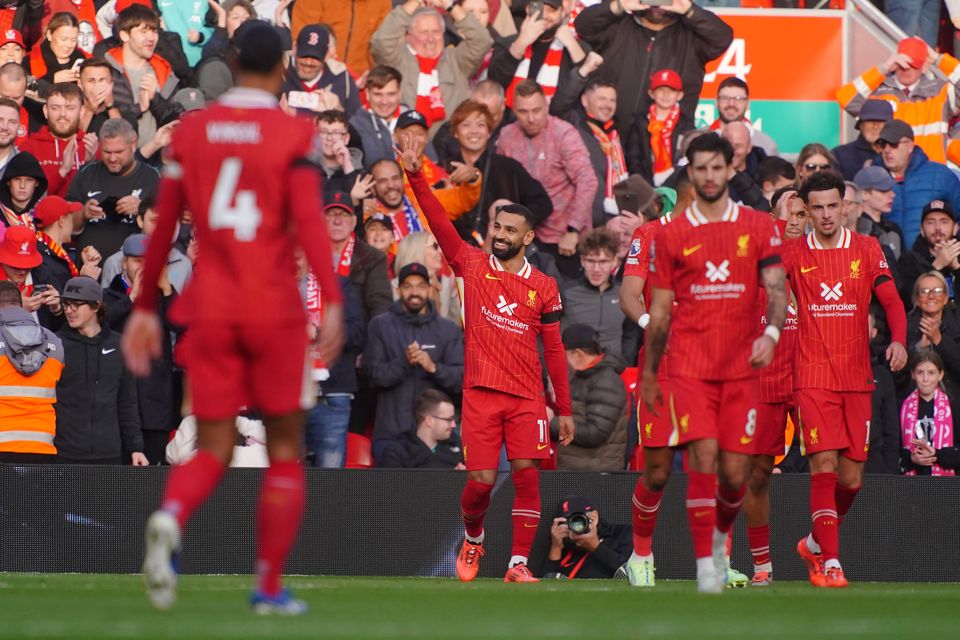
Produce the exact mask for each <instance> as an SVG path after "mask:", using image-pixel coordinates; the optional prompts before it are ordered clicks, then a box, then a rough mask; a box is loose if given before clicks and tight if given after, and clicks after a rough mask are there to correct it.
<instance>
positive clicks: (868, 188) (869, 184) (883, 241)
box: [853, 166, 903, 260]
mask: <svg viewBox="0 0 960 640" xmlns="http://www.w3.org/2000/svg"><path fill="white" fill-rule="evenodd" d="M853 183H854V185H855V186H856V187H857V189H860V190H861V201H860V206H861V207H862V213H861V214H860V216H859V217H858V218H857V219H856V231H857V233H862V234H864V235H868V236H873V237H874V238H876V239H877V241H878V242H879V243H880V246H881V247H886V248H888V249H889V250H890V252H891V254H892V257H893V259H894V260H899V259H900V255H901V254H902V253H903V237H902V234H901V232H900V227H898V226H897V225H896V224H894V223H893V222H890V220H889V216H890V211H891V210H892V209H893V198H894V192H893V190H894V187H896V186H897V183H896V182H894V180H893V178H891V177H890V174H889V173H887V172H886V171H885V170H883V169H882V168H881V167H872V166H871V167H864V168H863V169H860V171H858V172H857V175H856V177H854V179H853Z"/></svg>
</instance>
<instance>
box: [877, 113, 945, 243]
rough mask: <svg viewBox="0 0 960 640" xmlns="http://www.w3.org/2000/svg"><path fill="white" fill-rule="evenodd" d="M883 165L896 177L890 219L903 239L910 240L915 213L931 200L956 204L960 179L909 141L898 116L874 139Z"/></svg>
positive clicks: (916, 219)
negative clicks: (898, 228) (901, 233)
mask: <svg viewBox="0 0 960 640" xmlns="http://www.w3.org/2000/svg"><path fill="white" fill-rule="evenodd" d="M877 144H878V145H879V146H880V152H881V158H882V159H883V165H884V166H885V167H886V168H887V171H889V172H890V175H892V176H893V179H894V180H896V181H897V186H896V187H894V193H895V196H894V198H893V210H892V211H891V212H890V221H891V222H894V223H896V224H897V225H898V226H899V227H900V228H901V229H902V230H903V240H904V243H912V242H913V241H914V240H915V239H916V237H917V234H918V233H919V232H920V224H921V218H920V216H918V215H917V212H918V211H920V210H921V209H922V208H923V207H924V206H925V205H927V204H928V203H929V202H930V201H932V200H945V201H947V202H949V203H950V206H951V207H952V208H953V210H957V209H958V208H960V180H957V177H956V176H955V175H954V174H953V172H952V171H950V170H949V169H947V168H946V167H945V166H944V165H942V164H940V163H938V162H931V161H930V159H929V158H927V155H926V154H925V153H924V152H923V149H920V148H919V147H917V146H916V145H915V143H914V141H913V129H911V128H910V125H908V124H907V123H906V122H904V121H902V120H891V121H890V122H888V123H887V124H885V125H883V130H882V131H881V132H880V136H879V137H878V139H877Z"/></svg>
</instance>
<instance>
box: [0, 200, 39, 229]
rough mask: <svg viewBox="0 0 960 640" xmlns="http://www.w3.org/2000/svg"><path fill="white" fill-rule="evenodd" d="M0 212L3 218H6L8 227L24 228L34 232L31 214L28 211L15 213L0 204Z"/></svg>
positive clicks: (34, 227)
mask: <svg viewBox="0 0 960 640" xmlns="http://www.w3.org/2000/svg"><path fill="white" fill-rule="evenodd" d="M0 212H2V213H3V217H4V218H6V220H7V226H8V227H19V226H24V227H27V228H29V229H30V230H32V231H36V229H37V228H36V226H34V224H33V214H32V213H31V212H29V211H24V212H23V213H17V212H16V211H14V210H13V209H11V208H10V207H8V206H6V205H3V204H0Z"/></svg>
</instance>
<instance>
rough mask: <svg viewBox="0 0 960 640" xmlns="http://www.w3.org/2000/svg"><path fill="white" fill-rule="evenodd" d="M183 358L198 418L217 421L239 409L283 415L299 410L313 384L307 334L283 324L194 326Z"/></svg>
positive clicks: (301, 327) (295, 325) (297, 326)
mask: <svg viewBox="0 0 960 640" xmlns="http://www.w3.org/2000/svg"><path fill="white" fill-rule="evenodd" d="M189 334H190V339H189V340H188V341H187V344H186V345H185V349H184V353H183V360H184V366H185V369H186V372H187V380H188V381H189V384H190V391H191V394H192V396H193V414H194V415H195V416H196V417H197V419H199V420H222V419H224V418H230V417H233V416H235V415H237V412H238V411H239V409H240V408H241V407H245V406H246V407H250V408H255V409H257V410H259V411H260V413H262V414H263V415H266V416H282V415H285V414H288V413H290V412H292V411H296V410H298V409H300V408H302V407H303V404H302V399H303V398H304V397H306V396H307V395H308V394H307V393H305V391H306V390H307V389H308V388H309V387H310V386H312V383H311V381H310V377H309V374H308V373H307V371H306V369H305V366H304V365H305V360H306V350H307V334H306V331H305V330H304V325H303V324H302V323H298V322H295V323H291V324H286V325H276V326H275V325H261V326H255V325H254V326H246V325H222V324H217V325H212V324H207V325H205V324H193V325H191V326H190V330H189Z"/></svg>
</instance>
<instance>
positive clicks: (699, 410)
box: [641, 376, 760, 455]
mask: <svg viewBox="0 0 960 640" xmlns="http://www.w3.org/2000/svg"><path fill="white" fill-rule="evenodd" d="M759 391H760V389H759V378H744V379H742V380H726V381H719V382H708V381H706V380H695V379H693V378H681V377H677V376H671V377H670V378H669V380H668V381H667V388H666V389H664V394H663V395H664V399H665V405H666V406H664V407H660V408H659V409H658V411H657V412H658V413H661V414H664V413H665V414H666V417H667V420H665V421H662V420H656V421H654V422H653V423H652V425H651V427H650V433H649V437H647V436H648V434H647V431H646V425H642V427H641V429H642V430H643V432H644V433H643V435H644V438H643V445H644V446H645V447H682V446H684V445H686V444H687V443H689V442H694V441H696V440H707V439H713V440H717V442H718V444H719V446H720V449H721V450H723V451H730V452H732V453H746V454H751V455H752V454H753V449H754V446H755V444H754V441H755V439H756V436H757V404H758V403H757V401H756V398H757V396H758V395H759Z"/></svg>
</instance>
